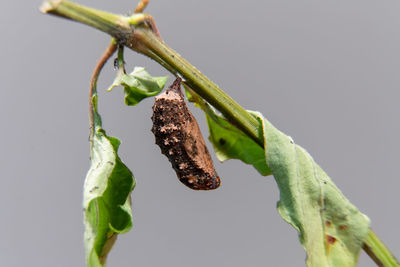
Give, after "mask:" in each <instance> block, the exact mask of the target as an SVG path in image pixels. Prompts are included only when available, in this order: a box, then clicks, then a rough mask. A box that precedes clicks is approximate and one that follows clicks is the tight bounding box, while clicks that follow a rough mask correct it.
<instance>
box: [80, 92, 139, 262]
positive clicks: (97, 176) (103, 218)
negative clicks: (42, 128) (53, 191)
mask: <svg viewBox="0 0 400 267" xmlns="http://www.w3.org/2000/svg"><path fill="white" fill-rule="evenodd" d="M92 102H93V104H94V105H93V106H94V121H95V127H94V129H93V132H92V135H91V166H90V169H89V172H88V174H87V176H86V180H85V185H84V193H83V194H84V196H83V208H84V224H85V251H86V260H87V266H91V267H92V266H96V267H97V266H104V265H105V261H106V258H107V254H108V252H109V251H110V249H111V248H112V246H113V244H114V242H115V240H116V238H117V234H121V233H125V232H127V231H129V230H130V228H131V227H132V211H131V191H132V190H133V188H134V187H135V180H134V177H133V175H132V173H131V171H130V170H129V169H128V168H127V167H126V166H125V165H124V163H122V161H121V159H120V158H119V157H118V155H117V152H118V147H119V144H120V141H119V140H118V139H117V138H114V137H109V136H107V135H106V133H105V131H104V130H103V129H102V128H101V118H100V115H99V114H98V113H97V95H94V96H93V97H92Z"/></svg>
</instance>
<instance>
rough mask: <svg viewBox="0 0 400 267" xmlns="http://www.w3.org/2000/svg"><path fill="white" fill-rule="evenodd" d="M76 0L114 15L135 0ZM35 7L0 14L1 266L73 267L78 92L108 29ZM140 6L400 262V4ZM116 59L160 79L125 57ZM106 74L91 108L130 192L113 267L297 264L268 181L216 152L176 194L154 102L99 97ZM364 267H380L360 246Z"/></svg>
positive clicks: (299, 256) (78, 184)
mask: <svg viewBox="0 0 400 267" xmlns="http://www.w3.org/2000/svg"><path fill="white" fill-rule="evenodd" d="M80 3H81V4H85V5H89V6H91V7H95V8H99V9H103V10H107V11H110V12H115V13H122V14H127V13H130V12H131V11H132V10H133V8H134V7H135V5H136V2H135V1H128V0H116V1H106V0H96V1H94V0H80ZM40 4H41V2H40V1H39V0H38V1H6V2H4V3H3V5H2V8H1V11H0V13H1V16H0V33H1V43H0V58H1V70H0V78H1V79H0V81H1V90H0V122H1V131H0V137H1V138H0V142H1V149H0V170H1V186H0V211H1V215H0V216H1V217H0V218H1V219H0V229H1V232H2V234H1V238H0V265H1V266H8V267H14V266H84V249H83V242H82V235H83V224H82V204H81V203H82V185H83V181H84V178H85V175H86V172H87V170H88V168H89V143H88V135H89V130H88V107H87V102H88V101H87V94H88V93H87V91H88V85H89V78H90V75H91V72H92V69H93V67H94V65H95V63H96V61H97V59H98V57H99V56H100V54H101V53H102V52H103V50H104V48H105V47H106V46H107V45H108V43H109V39H110V38H109V37H108V36H107V35H106V34H103V33H101V32H99V31H97V30H94V29H91V28H89V27H87V26H84V25H81V24H77V23H73V22H71V21H67V20H63V19H60V18H56V17H53V16H49V15H43V14H41V13H40V12H39V11H38V8H39V6H40ZM147 12H149V13H151V14H152V15H153V16H154V18H155V20H156V22H157V25H158V27H159V30H160V32H161V34H162V36H163V39H164V40H165V42H166V43H167V44H169V45H170V46H171V47H173V48H174V49H175V50H177V51H178V52H179V53H180V54H181V55H183V56H184V57H185V58H186V59H188V60H189V61H190V62H191V63H192V64H194V65H195V66H196V67H198V68H199V69H200V70H201V71H203V72H204V73H205V74H206V75H207V76H208V77H209V78H211V79H212V80H213V81H215V82H216V83H217V84H218V85H219V86H220V87H221V88H223V89H224V90H225V91H226V92H227V93H228V94H229V95H231V96H232V97H233V98H234V99H236V100H237V101H238V102H239V103H240V104H241V105H243V106H244V107H245V108H247V109H252V110H258V111H260V112H262V113H263V114H264V115H265V116H266V117H267V118H268V119H269V120H270V121H271V122H272V123H273V124H274V125H275V126H276V127H278V128H279V129H280V130H282V131H283V132H285V133H287V134H288V135H290V136H292V137H293V139H294V140H295V141H296V142H297V143H298V144H300V145H301V146H303V147H304V148H306V149H307V150H308V151H309V152H310V154H311V155H312V156H313V157H314V159H315V160H316V161H317V163H319V164H320V165H321V167H322V168H323V169H324V170H325V171H326V172H327V173H328V174H329V175H330V177H331V178H332V179H333V181H334V182H335V183H336V185H337V186H338V187H339V188H340V189H341V190H342V191H343V193H344V194H345V195H346V196H347V197H348V198H349V199H350V201H351V202H352V203H353V204H355V205H356V206H357V207H358V208H359V209H360V210H361V211H362V212H364V213H365V214H367V215H368V216H369V217H370V218H371V221H372V228H373V229H374V230H375V232H376V233H377V234H378V236H379V237H380V238H381V239H382V240H383V241H384V242H385V243H386V244H387V245H388V246H389V248H390V249H391V250H392V251H393V253H394V254H395V255H397V256H400V242H399V234H400V230H399V227H398V225H399V220H400V215H399V201H400V196H399V194H398V192H399V187H400V181H399V171H398V168H399V158H400V157H399V151H400V142H399V135H400V124H399V114H400V106H399V96H400V92H399V84H400V75H399V70H400V52H399V51H400V50H399V47H400V30H399V29H400V16H399V13H400V2H399V1H397V0H383V1H376V0H353V1H347V0H346V1H344V0H335V1H316V0H266V1H255V0H246V1H229V0H224V1H222V0H221V1H219V0H214V1H212V0H203V1H194V0H169V1H166V0H163V1H162V0H152V1H151V2H150V5H149V7H148V9H147ZM126 62H127V69H128V70H129V71H131V70H132V69H133V67H134V66H145V67H147V69H148V70H149V72H150V73H152V74H153V75H166V74H167V72H166V71H165V70H163V69H162V68H161V67H159V66H158V65H157V64H156V63H154V62H152V61H151V60H150V59H148V58H145V57H144V56H142V55H138V54H136V53H134V52H132V51H130V50H126ZM115 74H116V72H115V71H114V69H113V66H112V63H110V64H108V65H106V67H105V69H104V71H103V73H102V75H101V77H100V81H99V91H100V98H99V109H100V113H101V115H102V117H103V126H104V128H105V129H106V130H107V133H108V134H109V135H111V136H116V137H118V138H119V139H120V140H121V141H122V144H121V147H120V157H121V158H122V160H123V161H124V162H125V163H126V164H127V165H128V166H129V167H130V168H131V170H132V171H133V173H134V175H135V177H136V179H137V186H136V188H135V190H134V192H133V213H134V226H133V229H132V230H131V231H130V232H129V233H127V234H125V235H122V236H120V237H119V238H118V241H117V243H116V245H115V247H114V249H113V250H112V252H111V254H110V256H109V262H108V266H110V267H114V266H118V267H120V266H121V267H122V266H141V267H154V266H174V267H183V266H193V267H200V266H218V267H223V266H229V267H239V266H305V263H304V260H305V252H304V250H303V248H302V247H301V245H300V243H299V242H298V236H297V233H296V231H295V230H294V229H293V228H292V227H291V226H290V225H288V224H287V223H285V222H284V221H283V219H282V218H281V217H280V216H279V214H278V212H277V210H276V202H277V201H278V200H279V192H278V190H277V186H276V183H275V181H274V179H273V177H272V176H270V177H262V176H260V175H259V174H258V173H257V172H256V171H255V170H254V169H253V168H252V167H251V166H248V165H245V164H243V163H241V162H239V161H236V160H232V161H228V162H225V163H223V164H221V163H219V162H217V161H216V162H215V165H216V168H217V171H218V173H219V175H220V176H221V178H222V186H221V187H220V188H219V189H218V190H216V191H212V192H196V191H191V190H190V189H188V188H186V187H185V186H184V185H182V184H181V183H180V182H179V181H178V179H177V178H176V176H175V173H174V171H173V170H172V169H171V166H170V163H169V162H168V160H167V159H166V158H165V157H164V156H163V155H161V153H160V149H159V148H158V147H157V146H156V145H154V136H153V135H152V133H151V132H150V128H151V120H150V117H151V106H152V104H153V99H146V100H145V101H143V102H142V103H140V105H138V106H136V107H127V106H125V105H124V104H123V92H122V89H121V88H115V89H114V90H113V91H112V92H111V93H106V92H105V89H106V88H107V86H108V85H110V83H111V82H112V80H113V77H114V76H115ZM171 82H172V76H171V75H170V79H169V81H168V83H171ZM190 107H191V109H192V110H193V112H194V114H195V115H196V116H197V117H198V120H199V122H200V124H201V128H202V129H203V132H204V135H205V136H207V135H208V134H207V129H206V125H205V120H204V115H203V114H201V113H200V112H199V111H198V110H196V108H194V107H193V105H190ZM211 151H213V150H212V148H211ZM359 265H360V266H375V265H374V264H373V262H372V261H371V260H370V259H369V258H368V257H367V256H366V255H365V253H364V252H361V257H360V264H359Z"/></svg>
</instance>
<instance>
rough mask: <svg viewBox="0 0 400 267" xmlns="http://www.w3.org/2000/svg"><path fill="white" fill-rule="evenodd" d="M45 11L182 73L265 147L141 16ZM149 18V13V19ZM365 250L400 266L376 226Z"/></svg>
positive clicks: (70, 8) (239, 113)
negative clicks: (87, 26) (137, 18)
mask: <svg viewBox="0 0 400 267" xmlns="http://www.w3.org/2000/svg"><path fill="white" fill-rule="evenodd" d="M41 11H42V12H44V13H51V14H53V15H57V16H61V17H64V18H69V19H72V20H75V21H79V22H82V23H84V24H87V25H89V26H92V27H95V28H97V29H99V30H101V31H103V32H105V33H108V34H109V35H111V36H113V37H115V38H116V39H117V40H118V43H120V44H123V45H125V46H127V47H129V48H131V49H132V50H134V51H136V52H139V53H142V54H144V55H146V56H148V57H150V58H152V59H154V60H155V61H157V62H158V63H160V64H161V65H162V66H163V67H165V68H166V69H167V70H168V71H170V72H172V73H173V74H174V75H176V74H178V73H179V74H180V75H181V76H182V77H183V78H184V79H185V83H187V84H188V85H189V86H190V88H191V89H192V90H193V91H195V92H196V93H197V94H199V95H200V96H201V97H202V98H204V99H205V100H206V101H207V102H209V103H210V104H211V105H213V106H214V107H215V108H216V109H217V110H219V111H220V112H221V113H222V114H223V115H224V116H225V117H226V118H227V119H228V120H229V121H230V122H231V123H232V124H234V125H235V126H236V127H238V128H239V129H241V130H242V131H243V132H244V133H245V134H247V135H248V136H249V137H250V138H252V139H253V140H254V141H256V142H257V143H258V144H259V145H260V146H261V147H262V148H264V138H263V135H262V131H261V129H260V127H259V122H258V121H257V120H256V119H255V118H254V117H253V116H251V115H250V114H249V113H248V112H247V111H246V110H245V109H244V108H243V107H241V106H240V105H239V104H238V103H237V102H236V101H234V100H233V99H232V98H231V97H230V96H228V95H227V94H226V93H225V92H224V91H222V90H221V89H220V88H219V87H218V86H217V85H216V84H214V83H213V82H212V81H210V80H209V79H208V78H207V77H206V76H205V75H204V74H202V73H201V72H200V71H199V70H197V69H196V68H195V67H194V66H192V65H191V64H190V63H189V62H187V61H186V60H185V59H183V58H182V57H181V56H180V55H179V54H178V53H177V52H175V51H174V50H173V49H172V48H170V47H169V46H168V45H167V44H165V43H164V42H163V41H162V40H161V39H160V38H159V36H158V35H157V34H155V33H153V31H152V30H151V27H150V28H149V27H146V25H143V24H139V23H137V22H138V21H139V22H140V19H139V20H134V19H132V17H125V16H119V15H114V14H110V13H106V12H103V11H98V10H95V9H91V8H87V7H83V6H80V5H77V4H75V3H72V2H69V1H63V0H60V1H49V2H45V3H44V4H43V5H42V7H41ZM149 17H150V16H149V15H146V16H145V19H146V18H149ZM150 18H151V17H150ZM135 22H136V23H135ZM132 24H135V25H136V26H134V25H132ZM154 26H155V25H154ZM363 249H364V250H365V252H366V253H367V254H368V255H369V256H370V257H371V258H372V259H373V260H374V261H375V263H376V264H377V265H378V266H399V264H398V262H397V260H396V259H395V257H394V256H393V255H392V254H391V252H390V251H389V249H388V248H387V247H386V246H385V245H384V244H383V243H382V242H381V241H380V240H379V238H378V237H377V236H376V235H375V233H374V232H373V231H372V229H370V231H369V233H368V236H367V238H366V240H365V241H364V245H363Z"/></svg>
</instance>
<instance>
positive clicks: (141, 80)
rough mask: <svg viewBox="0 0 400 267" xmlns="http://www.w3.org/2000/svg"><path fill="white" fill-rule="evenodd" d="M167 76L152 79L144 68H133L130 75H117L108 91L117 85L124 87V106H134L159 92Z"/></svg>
mask: <svg viewBox="0 0 400 267" xmlns="http://www.w3.org/2000/svg"><path fill="white" fill-rule="evenodd" d="M167 79H168V76H162V77H152V76H151V75H150V74H149V73H148V72H147V71H146V70H145V69H144V68H142V67H135V69H134V70H133V72H132V73H131V74H121V75H118V76H117V77H116V78H115V80H114V82H113V84H112V85H111V87H110V88H109V89H108V91H110V90H112V89H113V88H114V87H116V86H118V85H122V86H123V87H124V93H125V104H126V105H128V106H134V105H136V104H138V103H139V102H140V101H142V100H143V99H145V98H147V97H151V96H155V95H157V94H158V93H160V92H161V90H162V89H163V88H164V86H165V83H166V82H167Z"/></svg>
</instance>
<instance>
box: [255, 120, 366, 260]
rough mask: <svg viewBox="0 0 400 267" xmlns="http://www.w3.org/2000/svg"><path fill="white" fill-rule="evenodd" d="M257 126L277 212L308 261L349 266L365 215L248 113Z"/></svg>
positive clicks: (269, 127)
mask: <svg viewBox="0 0 400 267" xmlns="http://www.w3.org/2000/svg"><path fill="white" fill-rule="evenodd" d="M253 115H255V116H256V117H257V118H258V120H259V121H260V125H261V127H262V130H263V133H264V139H265V156H266V158H267V164H268V166H269V168H270V169H271V171H272V173H273V175H274V177H275V180H276V182H277V184H278V187H279V190H280V201H279V203H278V211H279V213H280V215H281V216H282V217H283V219H284V220H285V221H287V222H288V223H290V224H291V225H292V226H293V227H294V228H296V229H297V230H298V231H299V235H300V242H301V243H302V245H303V247H304V249H305V250H306V252H307V265H308V266H315V267H317V266H331V267H334V266H355V265H356V263H357V259H358V254H359V252H360V249H361V246H362V244H363V242H364V240H365V238H366V236H367V234H368V231H369V219H368V218H367V217H366V216H365V215H364V214H362V213H361V212H360V211H358V209H357V208H356V207H355V206H354V205H352V204H351V203H350V202H349V200H348V199H346V198H345V197H344V195H343V194H342V192H341V191H340V190H339V189H338V188H337V187H336V186H335V184H334V183H333V182H332V180H331V179H330V178H329V177H328V176H327V174H326V173H325V172H324V171H323V170H322V169H321V168H320V167H319V166H318V165H317V164H316V163H315V162H314V160H313V159H312V157H311V156H310V155H309V154H308V153H307V152H306V151H305V150H304V149H303V148H301V147H300V146H298V145H296V144H295V143H294V142H293V140H292V138H290V137H289V136H287V135H285V134H283V133H282V132H280V131H279V130H278V129H276V128H275V127H274V126H273V125H272V124H270V123H269V122H268V121H267V120H266V119H265V118H264V117H263V116H262V115H261V114H259V113H253Z"/></svg>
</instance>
